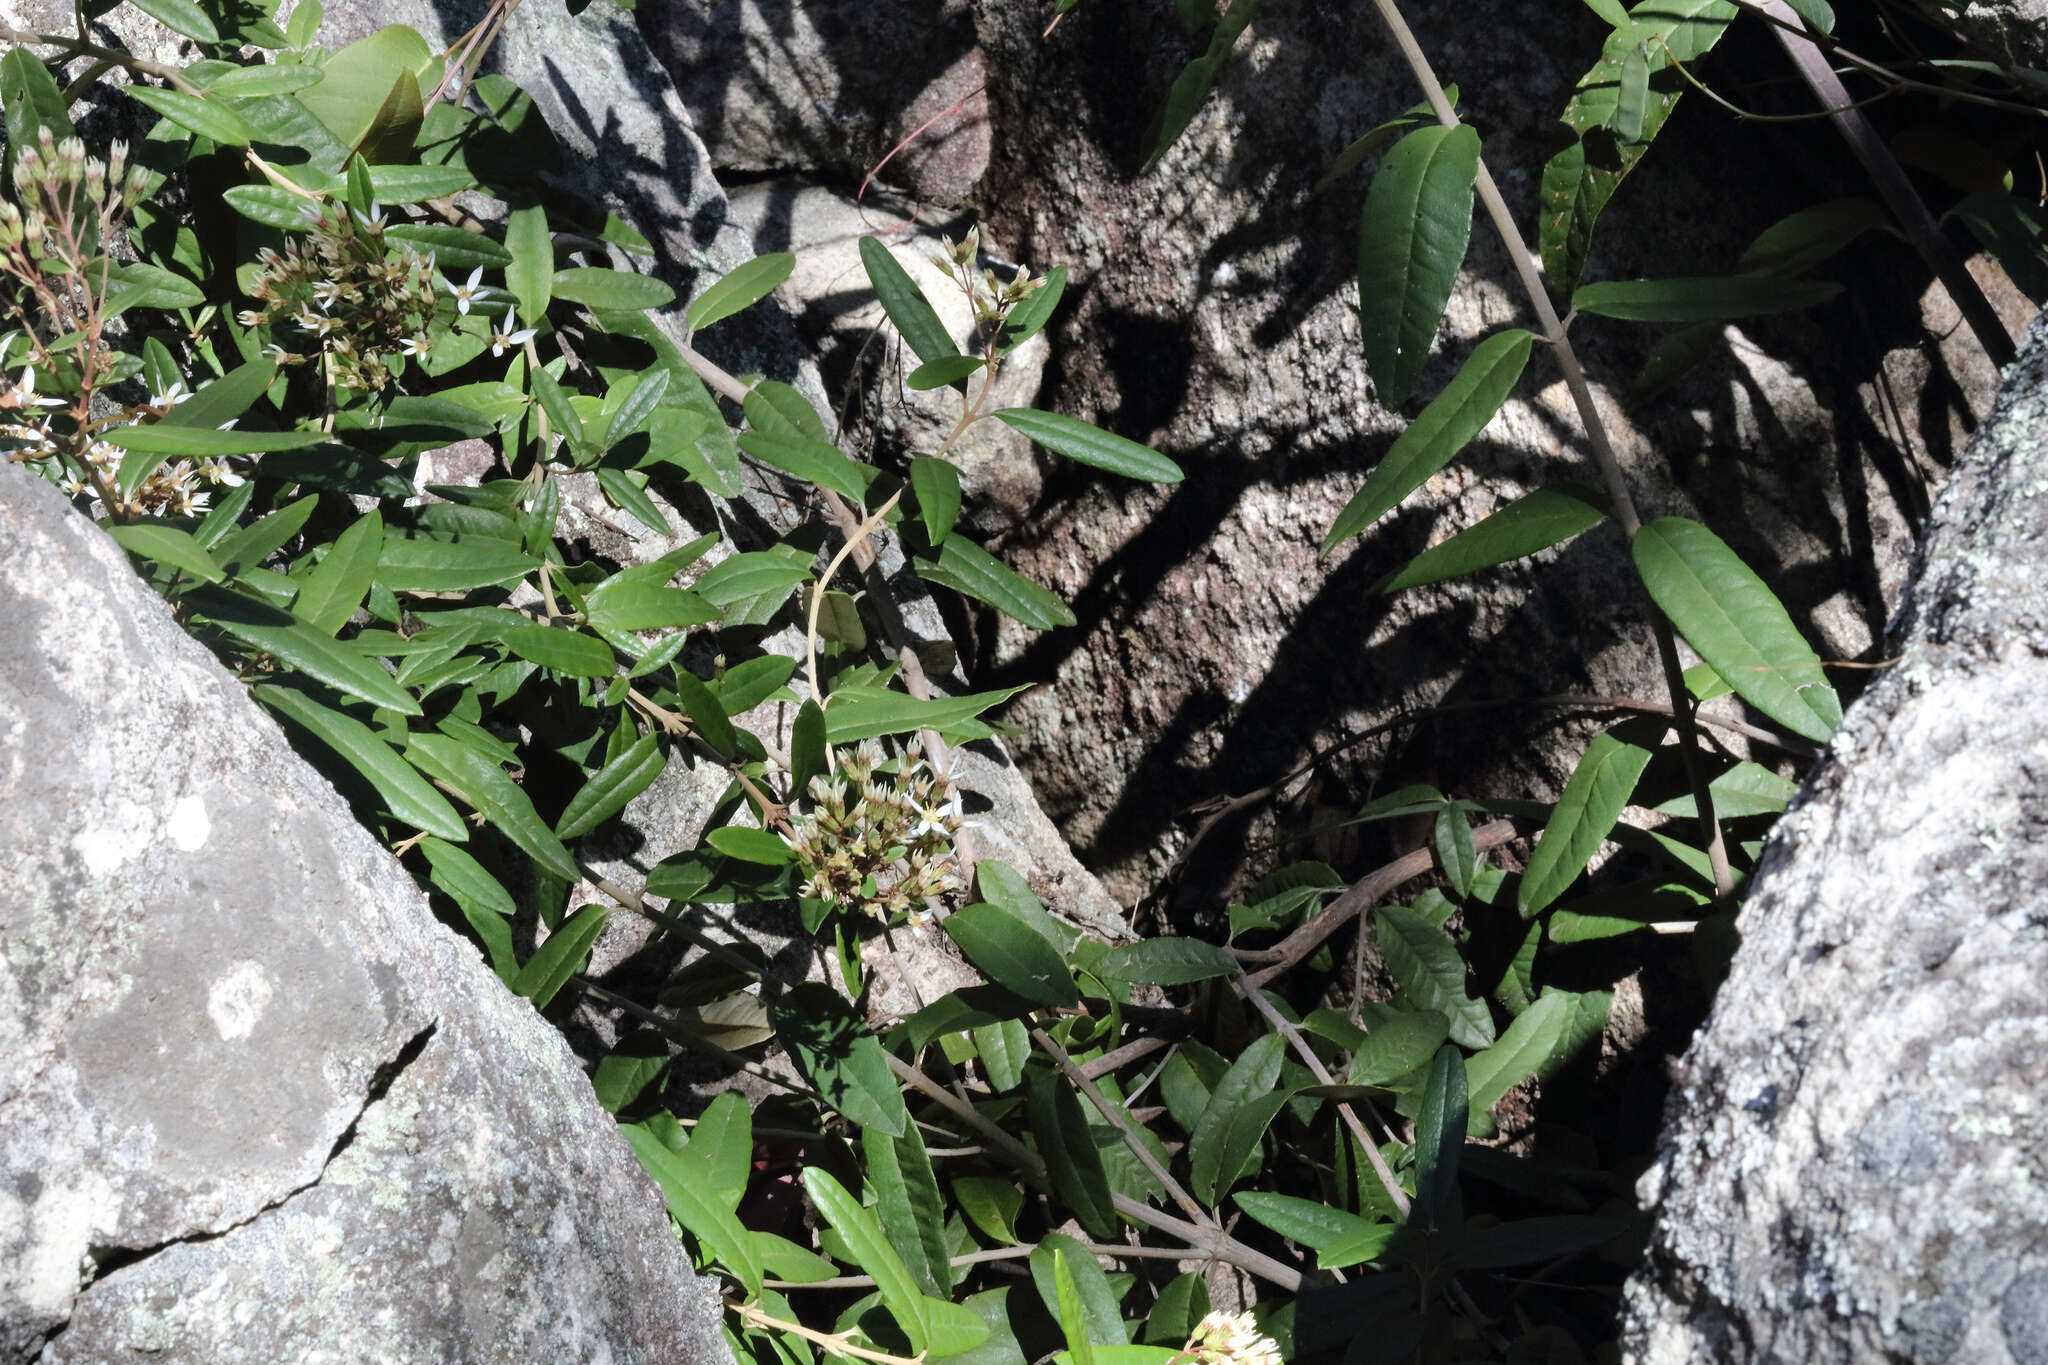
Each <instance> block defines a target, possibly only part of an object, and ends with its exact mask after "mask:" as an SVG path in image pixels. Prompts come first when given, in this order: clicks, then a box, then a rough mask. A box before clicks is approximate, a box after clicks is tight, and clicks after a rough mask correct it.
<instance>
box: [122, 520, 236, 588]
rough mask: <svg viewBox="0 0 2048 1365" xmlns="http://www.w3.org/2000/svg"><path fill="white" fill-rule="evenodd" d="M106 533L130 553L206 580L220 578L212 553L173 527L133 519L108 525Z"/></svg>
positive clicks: (219, 571) (218, 579) (215, 581)
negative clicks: (133, 520) (125, 522)
mask: <svg viewBox="0 0 2048 1365" xmlns="http://www.w3.org/2000/svg"><path fill="white" fill-rule="evenodd" d="M107 534H108V535H110V536H112V537H113V538H114V543H115V544H117V545H119V546H120V547H121V548H122V549H124V550H126V551H128V553H130V554H133V555H140V556H142V557H143V558H144V559H153V560H155V561H156V562H157V563H159V564H165V565H168V566H170V567H171V568H173V569H177V570H180V571H181V572H184V573H188V574H191V575H192V576H193V577H194V578H199V579H203V580H205V581H206V582H208V583H218V582H220V581H221V577H222V574H221V568H220V565H218V564H216V563H214V562H213V556H212V555H210V554H208V553H206V549H205V547H204V546H202V545H200V543H199V542H198V541H196V540H194V539H193V538H192V537H191V535H190V534H189V533H187V532H184V531H180V530H178V529H177V528H176V527H173V526H152V525H150V524H149V523H147V522H134V523H131V524H129V525H127V526H110V527H108V528H107Z"/></svg>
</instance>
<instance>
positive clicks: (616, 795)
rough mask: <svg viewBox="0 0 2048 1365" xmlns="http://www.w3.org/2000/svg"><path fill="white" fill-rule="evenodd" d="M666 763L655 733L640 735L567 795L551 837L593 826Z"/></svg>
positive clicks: (647, 783)
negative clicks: (566, 805)
mask: <svg viewBox="0 0 2048 1365" xmlns="http://www.w3.org/2000/svg"><path fill="white" fill-rule="evenodd" d="M667 766H668V759H667V757H666V756H665V755H664V754H663V753H662V752H661V742H660V739H659V737H658V736H655V735H642V736H641V737H640V738H639V739H638V740H635V741H634V743H633V746H632V747H631V748H629V749H627V750H626V752H624V753H623V754H620V755H619V756H618V757H617V758H615V759H613V760H612V761H611V762H609V763H607V764H605V765H604V767H602V768H600V769H599V770H598V771H597V772H596V773H595V774H593V775H592V776H591V778H590V780H589V781H588V782H585V783H584V784H583V789H582V790H581V791H579V792H577V793H576V795H575V796H574V797H572V798H571V799H570V801H569V805H568V807H567V808H566V809H564V810H563V812H562V818H561V819H559V820H557V821H556V822H555V837H556V838H558V839H574V838H575V837H576V836H577V835H579V834H587V833H589V832H590V831H591V830H593V829H596V828H597V827H598V825H600V824H602V823H603V822H604V821H606V820H608V819H610V818H611V817H612V816H614V815H616V814H618V813H619V812H620V811H622V810H624V809H625V808H626V805H627V803H628V802H630V801H631V800H632V799H633V798H634V797H636V796H638V795H639V794H640V793H641V792H644V791H646V790H647V789H648V788H649V787H650V786H652V785H653V784H654V779H655V778H657V777H660V776H661V770H662V769H663V768H665V767H667Z"/></svg>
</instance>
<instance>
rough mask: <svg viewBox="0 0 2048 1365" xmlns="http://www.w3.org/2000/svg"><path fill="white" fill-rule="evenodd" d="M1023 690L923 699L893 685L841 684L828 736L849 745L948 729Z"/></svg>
mask: <svg viewBox="0 0 2048 1365" xmlns="http://www.w3.org/2000/svg"><path fill="white" fill-rule="evenodd" d="M1023 690H1024V688H1022V687H1005V688H1001V689H999V690H997V691H993V692H969V693H967V694H966V695H964V696H959V697H932V698H930V699H929V700H923V699H920V698H917V697H913V696H910V695H909V694H907V693H904V692H897V691H893V690H891V689H889V688H879V687H841V688H838V689H836V690H835V691H834V692H833V693H832V695H831V697H830V698H828V699H827V702H826V706H825V738H826V739H828V740H830V741H831V742H832V743H834V744H848V743H851V742H852V741H854V740H858V739H874V738H876V737H878V736H881V735H905V734H909V733H910V732H911V731H912V730H926V729H930V730H939V731H944V730H945V729H946V728H947V727H948V726H952V725H957V724H959V723H960V722H961V721H964V720H969V719H972V718H973V717H975V716H978V715H980V714H981V713H982V712H983V711H987V710H989V709H991V708H992V707H996V706H1000V705H1002V704H1003V703H1004V702H1006V701H1008V700H1009V699H1010V698H1011V697H1014V696H1016V695H1017V694H1018V693H1019V692H1022V691H1023Z"/></svg>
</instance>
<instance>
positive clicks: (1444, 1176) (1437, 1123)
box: [1408, 1043, 1469, 1234]
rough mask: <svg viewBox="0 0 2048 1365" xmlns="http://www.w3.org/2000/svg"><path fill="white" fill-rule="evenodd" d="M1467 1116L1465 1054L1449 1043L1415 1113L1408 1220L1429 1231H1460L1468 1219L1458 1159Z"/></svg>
mask: <svg viewBox="0 0 2048 1365" xmlns="http://www.w3.org/2000/svg"><path fill="white" fill-rule="evenodd" d="M1468 1115H1469V1111H1468V1108H1467V1104H1466V1098H1465V1059H1464V1058H1463V1057H1462V1056H1461V1055H1459V1052H1458V1049H1456V1048H1455V1047H1452V1046H1451V1045H1450V1044H1449V1043H1446V1044H1444V1045H1443V1046H1442V1047H1440V1048H1438V1049H1437V1053H1436V1056H1435V1057H1434V1058H1433V1059H1432V1060H1431V1061H1430V1064H1429V1076H1428V1078H1427V1079H1426V1080H1424V1081H1423V1084H1422V1108H1421V1111H1420V1112H1419V1113H1418V1114H1417V1115H1416V1118H1415V1204H1414V1207H1413V1208H1411V1209H1410V1210H1409V1213H1408V1221H1409V1222H1410V1223H1412V1224H1415V1225H1417V1226H1419V1227H1420V1228H1421V1229H1422V1230H1423V1231H1424V1232H1428V1233H1437V1234H1444V1233H1455V1232H1457V1231H1458V1230H1459V1229H1460V1227H1461V1225H1462V1224H1463V1222H1464V1212H1463V1209H1464V1201H1463V1200H1462V1199H1461V1198H1460V1197H1459V1194H1458V1159H1459V1157H1460V1155H1461V1154H1462V1153H1463V1152H1464V1149H1465V1127H1466V1124H1467V1122H1468Z"/></svg>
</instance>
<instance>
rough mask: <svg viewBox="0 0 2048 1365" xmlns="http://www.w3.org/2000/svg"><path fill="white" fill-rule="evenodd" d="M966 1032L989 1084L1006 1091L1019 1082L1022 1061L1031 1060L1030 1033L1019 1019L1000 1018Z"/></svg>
mask: <svg viewBox="0 0 2048 1365" xmlns="http://www.w3.org/2000/svg"><path fill="white" fill-rule="evenodd" d="M1020 1003H1028V1002H1020ZM968 1036H969V1037H971V1038H972V1039H973V1040H974V1052H975V1055H976V1056H978V1057H980V1058H981V1067H982V1070H984V1071H986V1072H987V1073H988V1083H989V1084H990V1085H992V1086H994V1087H995V1088H996V1089H997V1090H998V1091H1007V1090H1015V1089H1016V1088H1017V1087H1018V1086H1019V1085H1020V1084H1022V1083H1023V1080H1024V1064H1025V1063H1026V1062H1028V1061H1030V1060H1031V1035H1030V1033H1028V1032H1027V1031H1026V1030H1025V1028H1024V1025H1023V1023H1022V1021H1020V1020H1016V1019H1000V1020H997V1021H996V1022H995V1023H993V1024H982V1025H980V1026H978V1027H976V1028H972V1029H969V1030H968Z"/></svg>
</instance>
